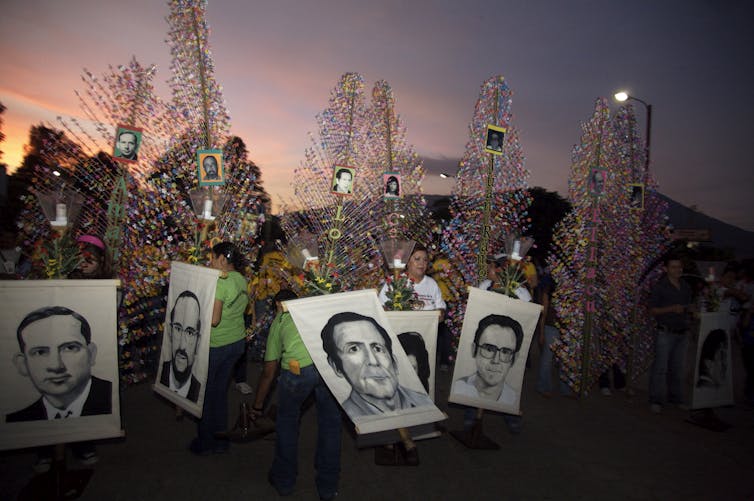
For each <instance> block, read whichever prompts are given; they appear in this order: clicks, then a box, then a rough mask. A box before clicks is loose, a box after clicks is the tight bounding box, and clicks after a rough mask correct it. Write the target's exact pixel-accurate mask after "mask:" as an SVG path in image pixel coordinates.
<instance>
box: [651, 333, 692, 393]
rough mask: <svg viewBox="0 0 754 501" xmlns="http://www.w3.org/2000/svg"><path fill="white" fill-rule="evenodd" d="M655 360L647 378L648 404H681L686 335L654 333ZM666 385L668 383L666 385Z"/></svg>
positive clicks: (687, 340) (686, 343)
mask: <svg viewBox="0 0 754 501" xmlns="http://www.w3.org/2000/svg"><path fill="white" fill-rule="evenodd" d="M655 334H656V337H655V359H654V362H652V372H651V374H650V377H649V403H651V404H664V403H665V402H666V399H667V401H669V402H670V403H674V404H680V403H682V402H683V387H682V381H683V363H684V361H685V359H686V349H687V348H688V345H689V336H688V333H687V332H686V333H683V334H674V333H672V332H666V331H660V330H658V331H656V332H655ZM668 383H670V384H669V385H668Z"/></svg>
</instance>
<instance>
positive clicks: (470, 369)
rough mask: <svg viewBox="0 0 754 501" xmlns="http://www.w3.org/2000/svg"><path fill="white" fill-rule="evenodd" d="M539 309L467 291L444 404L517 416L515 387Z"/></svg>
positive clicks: (499, 296)
mask: <svg viewBox="0 0 754 501" xmlns="http://www.w3.org/2000/svg"><path fill="white" fill-rule="evenodd" d="M541 311H542V306H540V305H538V304H535V303H528V302H525V301H521V300H520V299H513V298H510V297H508V296H505V295H503V294H499V293H497V292H490V291H485V290H482V289H478V288H476V287H469V301H468V303H467V305H466V315H465V316H464V319H463V327H462V329H461V338H460V339H459V341H458V357H457V359H456V365H455V368H454V370H453V385H452V386H451V388H450V396H449V397H448V401H449V402H455V403H457V404H464V405H470V406H472V407H479V408H482V409H489V410H493V411H500V412H506V413H509V414H521V410H520V408H519V402H520V400H521V386H522V383H523V379H524V370H525V369H526V357H527V356H528V354H529V345H530V344H531V339H532V336H533V335H534V330H535V329H536V327H537V321H538V320H539V314H540V312H541Z"/></svg>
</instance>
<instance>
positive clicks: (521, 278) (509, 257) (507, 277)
mask: <svg viewBox="0 0 754 501" xmlns="http://www.w3.org/2000/svg"><path fill="white" fill-rule="evenodd" d="M533 244H534V240H533V239H532V238H530V237H517V236H516V235H513V234H511V235H507V236H506V237H505V254H500V255H497V256H494V258H495V262H496V263H498V266H499V267H500V268H499V271H498V272H497V279H496V280H493V283H492V287H491V288H490V290H492V291H494V292H498V293H500V294H505V295H506V296H508V297H512V298H514V299H517V298H518V295H517V294H516V290H517V289H519V288H520V287H522V286H525V285H526V283H527V280H526V268H527V266H533V265H532V264H531V261H530V260H528V259H526V253H527V252H528V251H529V249H530V248H531V246H532V245H533Z"/></svg>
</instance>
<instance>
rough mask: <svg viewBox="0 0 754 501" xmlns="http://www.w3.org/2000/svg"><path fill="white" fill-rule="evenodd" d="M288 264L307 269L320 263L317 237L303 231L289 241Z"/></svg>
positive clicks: (287, 249)
mask: <svg viewBox="0 0 754 501" xmlns="http://www.w3.org/2000/svg"><path fill="white" fill-rule="evenodd" d="M286 254H287V257H288V262H289V263H291V264H292V265H293V266H295V267H297V268H301V269H306V268H308V267H309V266H310V265H312V264H314V263H317V262H318V261H319V257H318V246H317V237H316V236H314V235H313V234H311V233H309V232H308V231H302V232H301V233H299V234H298V235H296V236H295V237H294V238H292V239H290V240H289V241H288V246H287V247H286Z"/></svg>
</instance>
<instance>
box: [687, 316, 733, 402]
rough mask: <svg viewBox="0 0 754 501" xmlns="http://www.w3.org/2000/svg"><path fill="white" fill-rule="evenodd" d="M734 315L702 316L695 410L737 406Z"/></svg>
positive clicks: (694, 395)
mask: <svg viewBox="0 0 754 501" xmlns="http://www.w3.org/2000/svg"><path fill="white" fill-rule="evenodd" d="M730 318H731V316H730V313H728V312H727V311H724V312H715V313H702V314H701V322H700V323H699V342H698V344H697V347H696V358H695V359H694V360H695V361H696V363H695V364H694V379H693V382H694V385H693V390H692V393H691V408H692V409H704V408H707V407H719V406H722V405H733V373H732V366H731V348H732V346H731V344H730V332H729V330H728V328H729V327H730Z"/></svg>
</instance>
